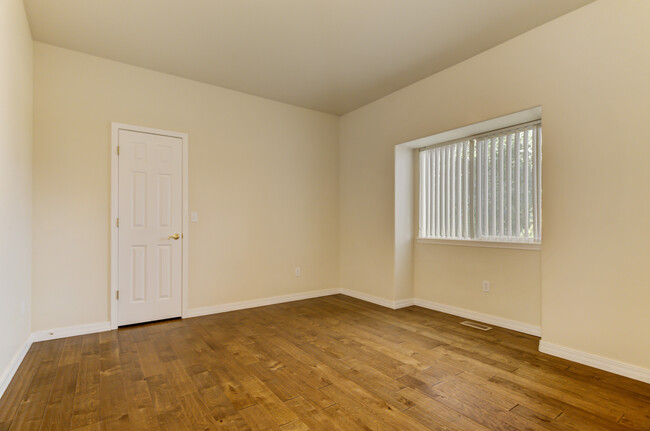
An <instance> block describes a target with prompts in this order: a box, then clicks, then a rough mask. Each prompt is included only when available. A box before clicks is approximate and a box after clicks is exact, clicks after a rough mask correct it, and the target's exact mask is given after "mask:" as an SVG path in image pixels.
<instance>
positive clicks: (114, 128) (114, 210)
mask: <svg viewBox="0 0 650 431" xmlns="http://www.w3.org/2000/svg"><path fill="white" fill-rule="evenodd" d="M120 130H129V131H132V132H141V133H150V134H153V135H162V136H171V137H174V138H180V139H181V140H182V145H183V152H182V154H183V176H182V181H183V238H182V240H181V241H182V245H183V246H182V255H183V258H182V283H181V290H182V296H181V303H182V308H181V316H182V317H186V316H187V311H188V302H187V292H188V280H189V277H188V271H187V269H188V263H189V260H188V258H189V253H188V250H189V241H190V235H189V233H190V229H189V208H190V206H189V183H188V172H189V159H188V137H187V133H178V132H170V131H168V130H160V129H152V128H150V127H140V126H132V125H130V124H122V123H111V220H110V223H111V252H110V260H111V263H110V269H111V296H110V304H111V329H117V323H118V320H117V307H118V302H117V288H118V280H119V277H118V262H119V260H118V257H119V247H118V244H119V242H118V238H119V236H118V228H117V216H118V214H119V212H118V203H119V194H118V190H119V187H118V185H119V181H118V180H119V165H118V163H119V157H118V155H117V145H118V136H119V131H120Z"/></svg>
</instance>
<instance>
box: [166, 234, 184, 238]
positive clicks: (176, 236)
mask: <svg viewBox="0 0 650 431" xmlns="http://www.w3.org/2000/svg"><path fill="white" fill-rule="evenodd" d="M180 237H181V236H180V235H179V234H177V233H175V234H174V235H169V236H168V237H167V239H178V238H180Z"/></svg>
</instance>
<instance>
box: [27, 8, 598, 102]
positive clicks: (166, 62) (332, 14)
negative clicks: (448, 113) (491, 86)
mask: <svg viewBox="0 0 650 431" xmlns="http://www.w3.org/2000/svg"><path fill="white" fill-rule="evenodd" d="M591 1H593V0H25V6H26V9H27V15H28V18H29V22H30V25H31V29H32V36H33V38H34V40H38V41H42V42H46V43H50V44H53V45H58V46H61V47H65V48H69V49H73V50H76V51H81V52H85V53H88V54H92V55H96V56H100V57H105V58H109V59H112V60H117V61H121V62H124V63H129V64H133V65H136V66H141V67H145V68H148V69H153V70H158V71H161V72H165V73H170V74H173V75H178V76H182V77H186V78H190V79H194V80H197V81H202V82H207V83H210V84H215V85H219V86H222V87H226V88H231V89H234V90H239V91H243V92H245V93H250V94H254V95H258V96H262V97H267V98H269V99H274V100H279V101H282V102H286V103H291V104H294V105H298V106H304V107H307V108H312V109H316V110H319V111H323V112H329V113H333V114H343V113H346V112H349V111H351V110H353V109H355V108H358V107H360V106H363V105H365V104H367V103H369V102H371V101H373V100H376V99H378V98H380V97H382V96H385V95H386V94H389V93H391V92H393V91H395V90H397V89H399V88H402V87H404V86H406V85H409V84H411V83H413V82H415V81H418V80H420V79H422V78H424V77H426V76H429V75H431V74H433V73H435V72H438V71H440V70H442V69H445V68H447V67H449V66H451V65H453V64H456V63H458V62H460V61H463V60H465V59H467V58H469V57H471V56H473V55H476V54H478V53H480V52H481V51H484V50H486V49H489V48H491V47H493V46H495V45H497V44H499V43H501V42H504V41H506V40H508V39H510V38H512V37H514V36H516V35H519V34H521V33H523V32H526V31H527V30H530V29H532V28H534V27H536V26H539V25H541V24H543V23H545V22H548V21H550V20H552V19H554V18H556V17H558V16H560V15H563V14H565V13H567V12H569V11H572V10H574V9H577V8H578V7H580V6H583V5H585V4H587V3H590V2H591Z"/></svg>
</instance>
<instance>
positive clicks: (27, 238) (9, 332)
mask: <svg viewBox="0 0 650 431" xmlns="http://www.w3.org/2000/svg"><path fill="white" fill-rule="evenodd" d="M32 51H33V45H32V38H31V35H30V33H29V25H28V24H27V18H26V17H25V11H24V9H23V3H22V2H21V1H20V0H5V1H1V2H0V226H2V245H0V383H1V381H2V377H3V374H4V372H5V370H6V368H7V366H8V365H9V363H10V361H11V358H12V357H13V356H14V355H15V354H16V353H17V352H18V350H19V349H20V346H21V345H22V344H23V343H24V342H25V341H26V340H27V337H28V336H29V332H30V316H29V313H30V302H31V300H30V286H31V254H32V251H31V250H32V101H33V95H32V89H33V78H32V71H33V60H32V59H33V57H32V55H33V54H32Z"/></svg>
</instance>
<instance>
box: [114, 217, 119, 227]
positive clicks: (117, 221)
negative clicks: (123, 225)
mask: <svg viewBox="0 0 650 431" xmlns="http://www.w3.org/2000/svg"><path fill="white" fill-rule="evenodd" d="M115 226H116V227H120V218H119V217H118V218H117V220H116V221H115Z"/></svg>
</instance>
